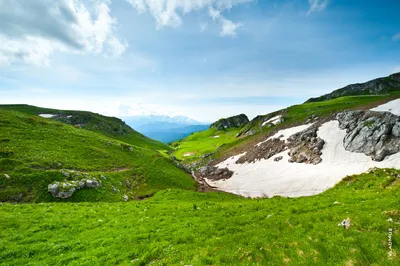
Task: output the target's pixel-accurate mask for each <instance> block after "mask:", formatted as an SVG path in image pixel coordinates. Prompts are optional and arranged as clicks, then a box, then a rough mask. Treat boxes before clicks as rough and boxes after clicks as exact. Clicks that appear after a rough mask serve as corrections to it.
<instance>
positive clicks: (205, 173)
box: [196, 166, 233, 181]
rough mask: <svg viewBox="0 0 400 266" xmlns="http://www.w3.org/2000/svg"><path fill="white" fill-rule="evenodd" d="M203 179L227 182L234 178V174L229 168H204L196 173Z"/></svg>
mask: <svg viewBox="0 0 400 266" xmlns="http://www.w3.org/2000/svg"><path fill="white" fill-rule="evenodd" d="M196 175H197V176H199V177H201V178H207V179H209V180H213V181H216V180H226V179H229V178H231V177H232V175H233V172H232V171H230V170H229V169H228V168H218V167H213V166H204V167H201V168H200V169H199V171H198V172H197V173H196Z"/></svg>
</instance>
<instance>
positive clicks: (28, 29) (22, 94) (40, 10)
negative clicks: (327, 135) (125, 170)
mask: <svg viewBox="0 0 400 266" xmlns="http://www.w3.org/2000/svg"><path fill="white" fill-rule="evenodd" d="M399 10H400V2H399V1H398V0H381V1H361V0H352V1H344V0H291V1H289V0H288V1H286V0H282V1H277V0H275V1H273V0H263V1H261V0H258V1H252V0H196V1H194V0H192V1H189V0H112V1H111V0H59V1H51V0H31V1H29V4H27V1H23V0H0V103H27V104H33V105H39V106H44V107H53V108H60V109H82V110H89V111H94V112H99V113H102V114H105V115H113V116H127V115H142V114H164V115H186V116H188V117H191V118H194V119H197V120H200V121H213V120H216V119H218V118H220V117H226V116H230V115H235V114H238V113H246V114H247V115H248V116H249V117H250V118H252V117H254V116H256V115H258V114H265V113H268V112H271V111H274V110H276V109H280V108H284V107H287V106H289V105H292V104H295V103H301V102H303V101H305V100H306V99H307V98H309V97H313V96H319V95H321V94H324V93H327V92H330V91H332V90H334V89H337V88H339V87H343V86H345V85H347V84H350V83H355V82H363V81H367V80H369V79H373V78H376V77H381V76H386V75H389V74H392V73H394V72H399V71H400V18H399V15H398V12H399Z"/></svg>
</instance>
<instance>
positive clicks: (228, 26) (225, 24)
mask: <svg viewBox="0 0 400 266" xmlns="http://www.w3.org/2000/svg"><path fill="white" fill-rule="evenodd" d="M221 22H222V30H221V36H231V37H235V36H236V30H237V29H238V28H240V27H242V26H243V24H242V23H234V22H232V21H230V20H227V19H221Z"/></svg>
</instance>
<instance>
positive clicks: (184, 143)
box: [171, 127, 241, 162]
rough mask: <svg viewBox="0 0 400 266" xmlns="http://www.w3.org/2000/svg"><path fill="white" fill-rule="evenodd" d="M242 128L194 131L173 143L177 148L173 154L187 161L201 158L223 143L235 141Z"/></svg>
mask: <svg viewBox="0 0 400 266" xmlns="http://www.w3.org/2000/svg"><path fill="white" fill-rule="evenodd" d="M240 130H241V129H239V128H229V129H225V130H217V129H216V128H215V127H212V128H209V129H207V130H205V131H201V132H196V133H193V134H191V135H190V136H188V137H186V138H184V139H182V140H179V141H176V142H173V143H172V144H171V146H172V147H174V148H175V152H174V153H173V155H174V156H175V157H176V158H178V159H179V160H184V161H185V162H190V161H195V160H199V159H201V157H202V156H203V155H204V154H207V153H212V152H215V151H216V150H217V149H218V148H220V147H222V146H223V145H226V144H228V143H231V142H232V141H235V140H236V135H237V133H238V132H239V131H240Z"/></svg>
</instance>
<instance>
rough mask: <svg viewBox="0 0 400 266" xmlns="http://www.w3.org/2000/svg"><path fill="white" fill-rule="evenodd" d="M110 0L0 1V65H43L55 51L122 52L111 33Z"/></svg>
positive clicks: (113, 30)
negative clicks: (24, 63)
mask: <svg viewBox="0 0 400 266" xmlns="http://www.w3.org/2000/svg"><path fill="white" fill-rule="evenodd" d="M109 4H110V1H108V0H94V1H89V2H86V1H85V2H83V1H82V0H58V1H52V0H29V2H24V4H21V2H18V1H14V0H2V1H0V30H1V33H0V42H1V44H2V45H1V46H0V64H10V63H12V62H18V61H23V62H26V63H29V64H33V65H36V66H47V65H49V63H50V56H51V55H52V54H53V53H54V52H56V51H62V52H73V53H94V54H102V55H105V56H109V57H115V56H119V55H121V54H122V53H124V51H125V49H126V47H127V44H126V43H125V42H124V41H122V40H121V39H119V38H118V37H117V36H116V34H115V25H116V24H117V21H116V19H115V18H113V17H112V16H111V14H110V9H109Z"/></svg>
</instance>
